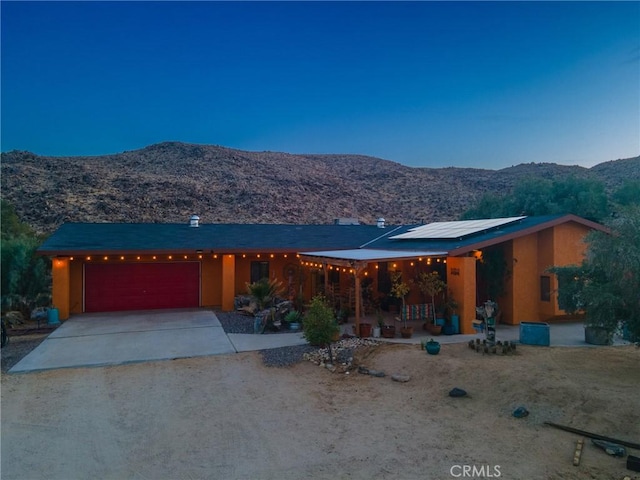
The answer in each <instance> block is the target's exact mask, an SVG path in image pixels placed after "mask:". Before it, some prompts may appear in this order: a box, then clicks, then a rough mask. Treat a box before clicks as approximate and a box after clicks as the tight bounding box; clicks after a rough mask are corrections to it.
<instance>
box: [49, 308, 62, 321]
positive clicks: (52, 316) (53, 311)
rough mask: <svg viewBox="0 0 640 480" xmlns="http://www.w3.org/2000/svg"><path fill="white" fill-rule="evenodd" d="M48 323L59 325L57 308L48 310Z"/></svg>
mask: <svg viewBox="0 0 640 480" xmlns="http://www.w3.org/2000/svg"><path fill="white" fill-rule="evenodd" d="M47 323H48V324H49V325H58V324H59V323H60V318H59V312H58V309H57V308H50V309H49V311H48V312H47Z"/></svg>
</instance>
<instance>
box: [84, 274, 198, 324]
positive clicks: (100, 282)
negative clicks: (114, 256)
mask: <svg viewBox="0 0 640 480" xmlns="http://www.w3.org/2000/svg"><path fill="white" fill-rule="evenodd" d="M198 306H200V263H198V262H174V263H108V264H106V263H103V264H97V263H87V264H85V269H84V307H85V311H86V312H113V311H118V310H151V309H156V308H190V307H198Z"/></svg>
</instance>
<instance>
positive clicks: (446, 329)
mask: <svg viewBox="0 0 640 480" xmlns="http://www.w3.org/2000/svg"><path fill="white" fill-rule="evenodd" d="M442 333H443V334H445V335H453V334H454V333H456V329H455V327H454V326H453V325H449V324H447V325H445V326H444V327H442Z"/></svg>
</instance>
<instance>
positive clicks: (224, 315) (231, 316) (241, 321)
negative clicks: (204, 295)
mask: <svg viewBox="0 0 640 480" xmlns="http://www.w3.org/2000/svg"><path fill="white" fill-rule="evenodd" d="M215 314H216V317H218V320H220V324H221V325H222V328H224V331H225V332H226V333H251V334H253V322H254V317H252V316H249V315H243V314H242V313H238V312H221V311H218V310H216V312H215ZM276 333H289V331H288V330H286V329H284V328H282V329H279V330H266V331H265V332H264V334H263V335H272V334H276Z"/></svg>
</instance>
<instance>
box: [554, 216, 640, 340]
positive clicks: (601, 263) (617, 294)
mask: <svg viewBox="0 0 640 480" xmlns="http://www.w3.org/2000/svg"><path fill="white" fill-rule="evenodd" d="M608 226H609V228H610V229H611V232H610V233H606V232H601V231H594V232H591V233H590V234H589V235H588V236H587V239H586V241H587V244H588V247H587V255H586V257H585V259H584V260H583V262H582V264H581V265H569V266H564V267H553V268H552V269H550V271H551V272H552V273H555V274H556V275H557V277H558V301H559V306H560V308H562V309H563V310H566V311H567V312H570V313H572V312H576V311H579V310H583V311H584V312H585V313H586V323H587V325H602V326H605V327H606V328H608V329H610V330H613V329H615V328H616V327H617V326H618V323H619V322H620V321H622V323H623V324H624V325H626V327H627V328H628V329H629V332H630V333H631V335H632V336H633V337H635V338H640V294H639V293H638V292H640V206H639V205H632V206H630V207H627V208H625V209H623V210H621V212H620V214H619V215H618V216H617V217H615V218H612V219H610V220H609V221H608Z"/></svg>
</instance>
